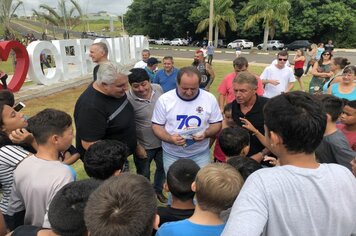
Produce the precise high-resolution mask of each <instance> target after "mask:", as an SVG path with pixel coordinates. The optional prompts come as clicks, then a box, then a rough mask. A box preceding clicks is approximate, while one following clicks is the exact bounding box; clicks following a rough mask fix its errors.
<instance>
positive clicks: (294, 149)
mask: <svg viewBox="0 0 356 236" xmlns="http://www.w3.org/2000/svg"><path fill="white" fill-rule="evenodd" d="M264 117H265V141H266V146H267V148H268V149H269V150H271V152H272V153H274V154H275V155H276V156H277V157H278V160H279V163H280V166H278V167H273V168H263V169H261V170H258V171H256V172H254V173H253V174H251V175H250V176H249V177H248V178H247V180H246V182H245V184H244V186H243V187H242V189H241V192H240V194H239V196H238V197H237V198H236V200H235V203H234V205H233V207H232V210H231V213H230V216H229V219H228V221H227V224H226V226H225V229H224V231H223V233H222V235H223V236H231V235H239V236H257V235H258V236H260V235H265V236H268V235H314V236H334V235H356V201H355V199H356V179H355V177H354V176H353V175H352V173H351V171H350V170H349V169H347V168H346V167H344V166H341V165H338V164H320V163H318V162H317V161H316V159H315V149H316V148H317V147H318V145H319V143H320V142H321V140H322V139H323V136H324V131H325V127H326V114H325V111H324V110H323V108H322V106H321V104H320V101H318V100H317V98H315V97H313V96H312V95H310V94H308V93H304V92H301V91H294V92H290V93H285V94H281V95H278V96H276V97H274V98H271V99H270V100H269V101H268V102H267V103H266V105H265V107H264Z"/></svg>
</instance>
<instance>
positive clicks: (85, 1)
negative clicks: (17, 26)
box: [16, 0, 133, 15]
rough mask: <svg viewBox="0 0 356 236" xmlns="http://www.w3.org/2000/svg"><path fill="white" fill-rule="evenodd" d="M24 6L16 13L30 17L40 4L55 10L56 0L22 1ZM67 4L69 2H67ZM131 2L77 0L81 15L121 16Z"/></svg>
mask: <svg viewBox="0 0 356 236" xmlns="http://www.w3.org/2000/svg"><path fill="white" fill-rule="evenodd" d="M22 1H23V3H24V6H23V7H22V6H21V7H19V9H18V10H17V11H16V13H17V14H18V15H25V14H26V15H32V9H35V10H38V9H39V7H38V6H39V5H40V4H47V5H49V6H52V7H53V8H57V6H58V0H22ZM67 1H68V2H69V0H67ZM132 1H133V0H77V2H78V3H79V5H80V6H81V7H82V10H83V13H84V14H86V13H96V12H98V11H107V12H109V13H112V14H115V15H122V14H123V13H125V12H126V10H127V7H128V6H129V5H130V4H131V3H132Z"/></svg>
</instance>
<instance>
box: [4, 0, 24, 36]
mask: <svg viewBox="0 0 356 236" xmlns="http://www.w3.org/2000/svg"><path fill="white" fill-rule="evenodd" d="M21 4H22V1H17V2H14V1H13V0H1V2H0V23H2V24H3V25H4V31H5V38H9V37H11V27H10V22H11V19H12V18H13V16H14V13H15V11H16V9H17V8H18V7H19V6H21Z"/></svg>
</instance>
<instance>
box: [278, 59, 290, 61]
mask: <svg viewBox="0 0 356 236" xmlns="http://www.w3.org/2000/svg"><path fill="white" fill-rule="evenodd" d="M278 61H288V59H284V58H278Z"/></svg>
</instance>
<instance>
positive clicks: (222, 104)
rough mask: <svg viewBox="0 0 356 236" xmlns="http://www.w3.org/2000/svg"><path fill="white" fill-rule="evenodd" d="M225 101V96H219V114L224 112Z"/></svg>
mask: <svg viewBox="0 0 356 236" xmlns="http://www.w3.org/2000/svg"><path fill="white" fill-rule="evenodd" d="M225 100H226V96H224V95H222V94H219V107H220V111H221V113H223V112H224V106H225Z"/></svg>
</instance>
